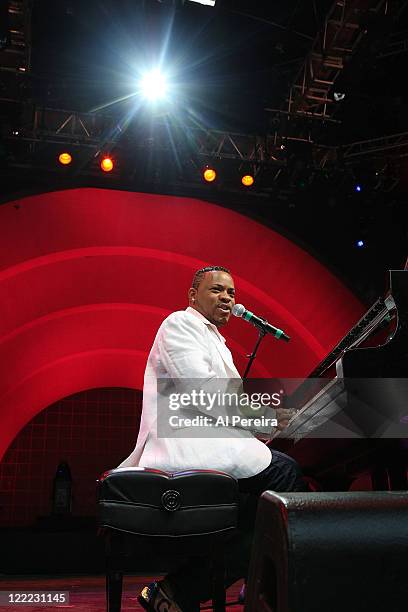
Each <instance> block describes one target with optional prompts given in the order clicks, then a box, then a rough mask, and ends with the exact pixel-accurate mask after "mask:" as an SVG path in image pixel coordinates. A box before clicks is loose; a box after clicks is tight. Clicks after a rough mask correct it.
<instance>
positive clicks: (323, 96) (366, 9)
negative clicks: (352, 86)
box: [286, 0, 406, 121]
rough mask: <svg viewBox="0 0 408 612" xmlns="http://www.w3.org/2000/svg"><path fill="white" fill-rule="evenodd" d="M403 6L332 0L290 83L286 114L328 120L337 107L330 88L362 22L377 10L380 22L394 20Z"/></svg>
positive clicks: (362, 33) (362, 28)
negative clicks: (390, 18)
mask: <svg viewBox="0 0 408 612" xmlns="http://www.w3.org/2000/svg"><path fill="white" fill-rule="evenodd" d="M405 5H406V2H401V1H397V0H394V1H386V0H336V1H335V2H334V4H333V5H332V7H331V9H330V10H329V12H328V14H327V16H326V18H325V21H324V24H323V28H322V30H321V31H320V32H319V33H318V34H317V35H316V38H315V40H314V42H313V45H312V49H311V51H310V52H309V54H308V55H307V57H306V59H305V61H304V63H303V65H302V67H301V69H300V71H299V72H298V74H297V75H296V77H295V79H294V81H293V83H292V86H291V88H290V91H289V98H288V106H287V111H286V112H287V113H289V114H296V115H298V116H302V115H304V116H313V117H314V118H320V119H322V120H325V121H330V120H332V117H333V114H334V112H335V109H336V104H338V102H336V101H335V100H334V99H333V97H332V94H333V86H334V84H335V82H336V79H337V78H338V77H339V75H340V73H341V72H342V71H343V69H344V68H345V66H346V65H347V63H348V62H349V61H350V60H351V58H352V57H353V55H354V54H355V53H356V51H357V49H358V47H359V45H360V43H361V41H362V39H363V38H364V36H365V35H366V34H367V28H366V26H365V23H367V20H368V21H369V20H370V19H371V18H372V17H373V16H375V15H376V14H378V13H379V12H380V11H381V12H383V13H384V19H385V18H386V17H387V18H388V17H390V14H392V15H391V16H392V18H393V19H395V18H396V17H397V16H398V15H399V14H400V13H401V11H402V10H403V9H404V8H405ZM389 44H390V45H392V43H391V42H390V43H389ZM399 44H400V46H401V45H404V44H405V41H403V42H402V43H399ZM391 49H392V47H391V48H390V47H387V49H384V52H383V53H387V52H388V53H389V52H390V50H391Z"/></svg>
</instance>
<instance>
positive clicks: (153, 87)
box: [140, 70, 167, 102]
mask: <svg viewBox="0 0 408 612" xmlns="http://www.w3.org/2000/svg"><path fill="white" fill-rule="evenodd" d="M140 86H141V91H142V94H143V96H144V97H145V98H147V99H148V100H150V101H151V102H154V101H156V100H162V99H163V98H164V97H165V95H166V93H167V80H166V77H165V76H164V74H162V73H161V72H160V70H151V71H150V72H147V73H146V74H145V75H144V76H143V77H142V80H141V83H140Z"/></svg>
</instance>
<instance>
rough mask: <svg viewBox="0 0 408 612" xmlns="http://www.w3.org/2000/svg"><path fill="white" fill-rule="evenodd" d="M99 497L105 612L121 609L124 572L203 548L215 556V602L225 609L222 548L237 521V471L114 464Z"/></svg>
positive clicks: (161, 565) (159, 568)
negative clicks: (171, 469) (172, 469)
mask: <svg viewBox="0 0 408 612" xmlns="http://www.w3.org/2000/svg"><path fill="white" fill-rule="evenodd" d="M97 497H98V526H99V533H100V535H103V536H104V539H105V559H106V599H107V607H106V609H107V611H108V612H120V610H121V599H122V578H123V574H124V573H125V572H130V573H135V572H140V571H141V572H144V573H145V572H149V573H150V572H152V571H154V572H158V573H159V574H161V573H163V572H164V571H168V570H170V569H175V567H176V566H177V563H178V564H180V562H182V561H184V562H185V561H186V560H187V559H188V558H189V557H194V556H201V555H202V556H209V557H211V559H212V567H213V595H212V601H213V609H214V611H216V612H225V586H224V576H225V568H224V547H225V545H226V544H227V542H228V541H229V539H230V537H231V536H232V535H233V534H234V533H235V530H236V527H237V522H238V483H237V481H236V479H235V478H233V477H232V476H229V475H228V474H224V473H223V472H217V471H214V470H189V471H184V472H175V473H168V472H162V471H160V470H155V469H148V468H137V467H136V468H117V469H114V470H110V471H108V472H105V473H104V474H103V475H102V476H101V477H100V479H99V480H98V483H97Z"/></svg>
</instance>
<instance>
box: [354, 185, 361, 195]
mask: <svg viewBox="0 0 408 612" xmlns="http://www.w3.org/2000/svg"><path fill="white" fill-rule="evenodd" d="M355 190H356V191H357V192H358V193H360V191H361V185H356V186H355Z"/></svg>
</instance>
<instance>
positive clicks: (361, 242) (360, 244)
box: [356, 240, 364, 249]
mask: <svg viewBox="0 0 408 612" xmlns="http://www.w3.org/2000/svg"><path fill="white" fill-rule="evenodd" d="M356 246H358V248H359V249H362V248H363V246H364V240H357V242H356Z"/></svg>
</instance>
